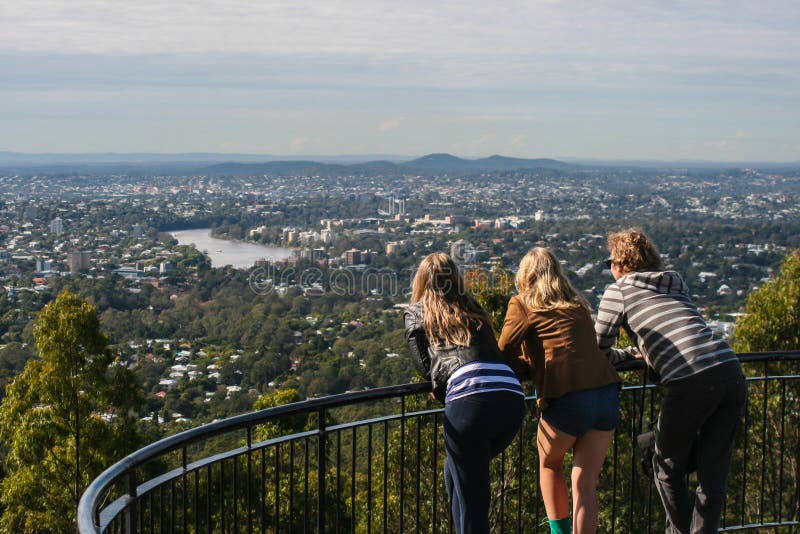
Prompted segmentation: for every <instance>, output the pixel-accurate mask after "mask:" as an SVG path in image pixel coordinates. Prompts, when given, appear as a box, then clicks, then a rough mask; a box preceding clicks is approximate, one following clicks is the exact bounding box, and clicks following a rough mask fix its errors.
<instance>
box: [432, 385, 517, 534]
mask: <svg viewBox="0 0 800 534" xmlns="http://www.w3.org/2000/svg"><path fill="white" fill-rule="evenodd" d="M524 414H525V401H524V399H523V397H522V395H518V394H516V393H511V392H508V391H492V392H488V393H477V394H474V395H469V396H466V397H462V398H460V399H456V400H454V401H451V402H449V403H447V404H446V405H445V407H444V443H445V448H446V450H447V458H446V459H445V464H444V481H445V486H446V487H447V494H448V495H449V496H450V502H451V512H452V514H453V523H454V525H455V529H456V533H457V534H473V533H477V534H488V533H489V461H490V460H491V459H492V458H494V457H495V456H497V455H498V454H500V453H501V452H502V451H503V450H504V449H505V448H506V447H507V446H508V445H509V443H511V440H512V439H514V436H515V435H516V434H517V431H518V430H519V428H520V426H521V425H522V418H523V416H524Z"/></svg>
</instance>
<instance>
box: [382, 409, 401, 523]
mask: <svg viewBox="0 0 800 534" xmlns="http://www.w3.org/2000/svg"><path fill="white" fill-rule="evenodd" d="M388 485H389V421H384V422H383V531H384V532H386V528H387V526H388V524H389V488H388ZM402 491H403V488H402V487H401V488H400V492H401V493H402Z"/></svg>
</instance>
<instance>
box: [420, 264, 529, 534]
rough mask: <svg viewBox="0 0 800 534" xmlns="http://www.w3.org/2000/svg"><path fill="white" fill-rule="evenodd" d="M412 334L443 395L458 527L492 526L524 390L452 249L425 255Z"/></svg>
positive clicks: (479, 529) (423, 366)
mask: <svg viewBox="0 0 800 534" xmlns="http://www.w3.org/2000/svg"><path fill="white" fill-rule="evenodd" d="M411 302H412V303H411V305H409V307H408V308H407V309H406V312H405V334H406V339H407V341H408V345H409V349H410V352H411V356H412V360H413V361H414V364H415V365H416V367H417V370H418V371H419V372H420V374H421V375H422V376H424V377H425V378H427V379H428V380H430V381H431V383H432V385H433V395H434V396H435V397H436V398H437V399H438V400H440V401H442V402H444V405H445V408H444V443H445V450H446V452H447V458H446V460H445V464H444V478H445V487H446V488H447V493H448V495H449V496H450V501H451V513H452V517H453V523H454V526H455V530H456V532H457V533H458V534H467V533H470V534H472V533H475V534H488V533H489V503H490V495H489V462H490V460H491V459H492V458H493V457H495V456H497V455H498V454H500V453H501V452H502V451H503V450H504V449H505V448H506V447H507V446H508V445H509V443H511V440H512V439H513V438H514V436H515V435H516V434H517V432H518V431H519V428H520V426H521V424H522V418H523V415H524V413H525V397H524V393H523V391H522V386H521V385H520V383H519V380H518V379H517V377H516V375H515V374H514V372H513V371H512V370H511V368H510V367H509V366H508V364H506V363H505V362H504V361H503V356H502V354H501V353H500V350H499V349H498V347H497V341H496V339H495V334H494V331H493V330H492V326H491V321H490V319H489V315H488V314H487V313H486V311H485V310H484V309H483V308H481V306H480V305H479V304H478V303H477V301H476V300H475V299H474V298H473V297H472V295H470V294H469V293H468V292H467V290H466V286H465V284H464V279H463V277H462V276H461V273H460V272H459V270H458V267H457V266H456V264H455V263H454V262H453V260H452V259H451V258H450V256H448V255H447V254H442V253H434V254H430V255H429V256H427V257H425V258H424V259H423V260H422V262H421V263H420V265H419V267H418V268H417V272H416V274H415V276H414V280H413V283H412V287H411Z"/></svg>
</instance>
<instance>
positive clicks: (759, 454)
mask: <svg viewBox="0 0 800 534" xmlns="http://www.w3.org/2000/svg"><path fill="white" fill-rule="evenodd" d="M739 357H740V360H741V361H742V363H743V365H744V366H745V368H746V370H747V374H748V384H749V395H748V399H749V404H748V410H747V413H746V416H745V418H744V421H743V425H742V430H741V431H740V437H739V439H738V441H737V449H736V454H735V458H734V466H733V468H732V470H731V476H730V477H729V492H728V499H727V503H726V509H725V512H724V514H723V521H724V523H723V525H722V530H725V531H733V530H746V529H755V528H758V527H765V526H766V527H768V526H778V525H780V526H786V527H787V528H793V527H794V528H797V527H799V526H800V523H798V502H800V497H799V496H797V495H794V494H793V492H796V487H800V486H798V480H797V478H798V477H797V470H796V469H795V470H794V472H793V473H792V472H791V471H792V469H791V466H793V465H794V466H796V465H798V464H797V462H798V461H800V450H798V445H797V440H796V439H795V438H796V436H797V435H799V434H798V432H800V424H798V419H800V414H798V411H799V410H798V406H797V399H798V398H800V396H798V395H800V374H799V373H798V371H799V370H798V368H797V364H798V361H800V351H793V352H769V353H766V352H765V353H747V354H740V355H739ZM786 367H791V369H788V370H787V369H786ZM642 368H643V363H642V362H641V361H631V362H625V363H624V364H622V365H620V366H619V367H618V369H619V370H620V371H631V370H638V369H642ZM756 371H760V374H758V373H756ZM635 376H636V375H634V378H633V380H631V379H630V377H629V381H630V382H632V383H631V384H629V385H626V386H625V388H624V390H623V395H622V397H621V400H622V407H621V410H622V414H623V418H622V424H621V426H620V428H619V429H618V432H617V435H616V437H615V440H614V443H613V445H612V450H611V452H610V453H609V459H608V462H609V463H610V464H611V465H610V466H607V467H606V469H607V470H609V469H610V473H609V472H608V471H606V472H605V474H604V476H603V477H602V480H601V482H600V485H599V490H598V492H599V497H600V499H601V508H602V510H601V522H602V525H604V526H605V528H602V529H601V530H607V531H612V530H613V531H617V532H640V531H641V532H646V531H650V530H651V529H655V530H660V527H659V525H662V524H663V512H662V511H661V508H660V503H659V502H657V496H655V495H654V491H653V488H652V484H650V483H649V481H648V480H646V479H645V478H644V477H643V476H642V475H641V473H639V470H638V467H637V459H636V455H637V451H636V448H635V447H634V446H633V440H634V439H635V435H636V433H637V432H638V431H639V430H640V428H638V425H639V421H640V420H642V419H643V417H642V415H645V414H642V413H641V411H642V408H641V407H642V406H645V407H646V408H645V412H646V415H645V417H644V419H645V420H650V419H652V418H653V417H654V416H655V414H656V413H657V400H658V396H659V389H658V388H655V387H653V386H652V384H649V385H647V386H646V387H642V385H641V384H636V383H635V381H636V378H635ZM430 389H431V388H430V384H428V383H415V384H405V385H399V386H390V387H385V388H378V389H373V390H364V391H357V392H353V393H345V394H341V395H332V396H329V397H324V398H318V399H311V400H306V401H302V402H297V403H293V404H288V405H284V406H277V407H274V408H268V409H265V410H261V411H258V412H253V413H248V414H244V415H239V416H236V417H231V418H229V419H224V420H221V421H216V422H213V423H209V424H206V425H202V426H199V427H196V428H193V429H190V430H187V431H185V432H181V433H179V434H176V435H174V436H170V437H168V438H165V439H162V440H160V441H157V442H155V443H152V444H151V445H148V446H146V447H144V448H142V449H140V450H138V451H136V452H134V453H132V454H130V455H129V456H127V457H125V458H123V459H122V460H120V461H119V462H117V463H116V464H114V465H113V466H111V467H110V468H108V469H107V470H106V471H105V472H103V473H102V474H101V475H100V476H99V477H97V478H96V479H95V480H94V481H93V482H92V483H91V484H90V485H89V487H88V488H87V489H86V491H85V493H84V494H83V497H82V498H81V501H80V504H79V507H78V528H79V531H80V532H81V533H84V534H88V533H99V532H218V531H225V532H240V531H244V532H264V531H268V532H279V531H285V532H294V531H300V530H302V531H306V532H319V533H323V532H326V531H329V532H339V531H347V532H351V531H354V530H366V531H367V532H372V531H373V530H375V529H380V528H381V527H382V530H383V531H384V532H388V531H392V532H395V531H396V532H406V531H412V530H416V531H421V532H431V531H433V532H436V531H447V530H448V526H449V525H448V521H449V513H448V505H447V502H446V495H444V491H443V486H442V485H441V474H440V471H441V465H442V464H441V457H442V454H443V445H442V443H441V437H440V435H439V433H440V432H439V427H440V417H441V409H440V408H431V407H430V406H427V404H426V401H425V399H426V396H425V395H423V394H425V393H428V392H430ZM528 400H529V402H531V403H532V402H533V400H534V399H533V397H530V398H529V399H528ZM392 401H394V402H392ZM370 403H374V404H380V405H381V408H382V409H383V410H384V411H386V409H387V407H390V408H391V407H392V406H397V405H399V409H400V411H399V413H398V412H397V411H396V410H392V409H390V410H389V411H390V412H393V413H389V414H388V415H379V416H375V417H372V416H373V415H374V414H372V413H369V412H368V408H367V407H366V405H367V404H370ZM381 403H382V404H381ZM345 406H349V407H351V409H355V410H359V409H361V411H362V412H365V411H366V412H367V413H366V414H364V413H362V414H361V416H362V417H363V415H367V416H368V417H371V418H368V419H360V420H356V421H352V422H347V423H338V422H336V421H331V419H333V418H334V416H333V415H332V414H334V413H335V412H337V411H339V409H340V408H342V407H345ZM409 407H410V408H411V410H409ZM531 412H532V413H533V410H532V411H531ZM337 413H338V412H337ZM291 416H311V417H312V418H313V417H316V425H314V427H312V426H311V425H310V421H306V422H305V425H304V426H302V428H301V429H298V428H295V429H294V430H293V431H292V432H290V433H288V434H285V435H278V436H267V437H266V439H265V438H264V436H262V435H261V430H260V429H261V428H263V426H262V425H265V423H270V422H274V421H277V420H282V419H284V418H286V417H291ZM535 431H536V421H535V419H533V418H526V422H525V424H524V426H523V429H522V431H521V432H520V435H519V437H518V439H517V440H516V443H515V444H513V445H512V446H511V447H509V450H508V451H506V452H505V453H503V455H501V458H500V459H498V460H496V461H495V464H493V486H492V487H493V509H492V521H493V527H494V530H496V531H498V532H503V531H506V530H508V531H514V532H529V531H535V530H536V528H537V526H536V525H537V524H538V523H539V522H540V520H541V518H542V517H543V510H542V509H541V497H540V496H539V495H538V489H537V488H538V484H537V481H536V478H537V477H538V471H537V468H538V466H537V462H536V460H535ZM237 432H238V433H241V436H239V437H235V436H236V433H237ZM214 438H217V439H221V440H225V441H227V443H226V444H225V446H226V447H227V448H225V450H223V451H222V452H218V453H214V454H207V455H203V450H202V447H204V446H206V445H207V444H209V443H211V442H212V441H213V440H214ZM792 440H794V441H792ZM754 444H755V448H754ZM192 447H195V448H196V449H197V451H194V453H197V452H198V451H199V453H200V456H199V457H198V458H194V457H190V456H192V455H190V452H189V451H190V449H191V448H192ZM153 462H161V465H158V466H157V467H159V468H160V470H159V471H158V472H157V473H147V469H146V466H148V465H149V464H151V463H153ZM623 463H624V465H623ZM737 470H738V471H737ZM242 473H243V474H242ZM108 498H111V499H112V501H111V502H110V503H109V504H105V501H106V499H108ZM494 530H493V531H494ZM543 532H544V531H543Z"/></svg>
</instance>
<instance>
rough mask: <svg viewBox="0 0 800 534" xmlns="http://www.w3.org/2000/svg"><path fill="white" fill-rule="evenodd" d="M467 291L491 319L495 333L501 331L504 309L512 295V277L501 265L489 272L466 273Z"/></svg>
mask: <svg viewBox="0 0 800 534" xmlns="http://www.w3.org/2000/svg"><path fill="white" fill-rule="evenodd" d="M465 278H466V283H467V289H468V290H469V291H470V292H471V293H472V294H473V295H474V296H475V300H477V301H478V304H480V305H481V306H482V307H483V309H484V310H486V311H487V313H489V316H490V317H491V318H492V326H493V328H494V330H495V332H498V333H499V332H500V331H501V330H502V329H503V321H504V320H505V317H506V309H507V308H508V301H509V299H510V298H511V295H513V294H514V275H513V273H511V271H509V270H508V269H506V268H505V267H503V266H502V265H497V266H495V267H494V268H493V269H492V270H491V272H488V273H487V272H486V271H467V273H466V274H465Z"/></svg>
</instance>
